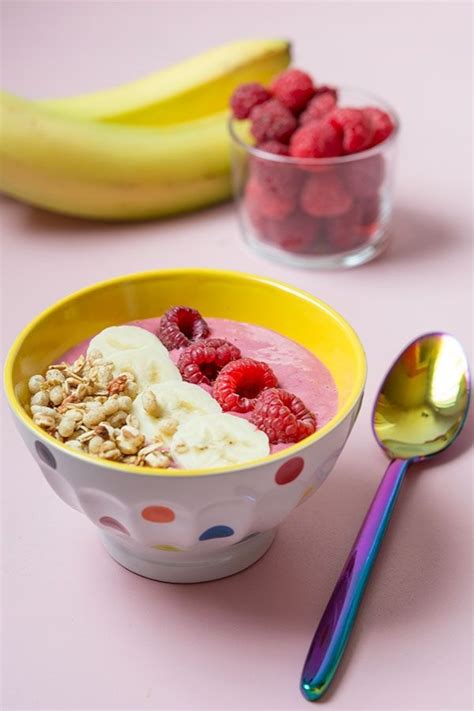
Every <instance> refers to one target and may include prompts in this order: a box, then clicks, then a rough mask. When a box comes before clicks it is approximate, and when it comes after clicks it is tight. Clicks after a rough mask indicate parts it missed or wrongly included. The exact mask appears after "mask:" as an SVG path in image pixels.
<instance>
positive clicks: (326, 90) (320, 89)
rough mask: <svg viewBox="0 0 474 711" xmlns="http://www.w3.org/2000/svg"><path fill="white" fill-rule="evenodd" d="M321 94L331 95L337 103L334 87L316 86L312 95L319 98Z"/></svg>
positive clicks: (336, 93)
mask: <svg viewBox="0 0 474 711" xmlns="http://www.w3.org/2000/svg"><path fill="white" fill-rule="evenodd" d="M321 94H331V95H332V96H333V97H334V101H336V102H337V99H338V91H337V89H336V88H335V87H334V86H326V85H325V84H323V85H322V86H317V87H316V91H315V92H314V95H315V96H320V95H321Z"/></svg>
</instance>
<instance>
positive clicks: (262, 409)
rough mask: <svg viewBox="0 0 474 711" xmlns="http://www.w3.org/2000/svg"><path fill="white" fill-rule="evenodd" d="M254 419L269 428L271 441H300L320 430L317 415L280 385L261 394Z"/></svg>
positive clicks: (261, 428) (256, 404)
mask: <svg viewBox="0 0 474 711" xmlns="http://www.w3.org/2000/svg"><path fill="white" fill-rule="evenodd" d="M250 421H251V422H253V424H254V425H256V426H257V427H258V428H259V429H260V430H263V432H265V434H266V435H267V436H268V439H269V440H270V442H271V444H278V442H285V443H289V442H299V441H300V440H302V439H304V438H305V437H309V435H312V434H313V432H316V417H315V416H314V415H313V413H312V412H310V411H309V410H308V408H307V407H306V405H305V404H304V402H303V401H302V400H300V398H299V397H297V396H296V395H293V393H289V392H288V391H287V390H280V389H279V388H270V389H268V390H264V391H263V393H262V394H261V395H259V397H258V399H257V402H256V403H255V407H254V410H253V412H252V414H251V416H250Z"/></svg>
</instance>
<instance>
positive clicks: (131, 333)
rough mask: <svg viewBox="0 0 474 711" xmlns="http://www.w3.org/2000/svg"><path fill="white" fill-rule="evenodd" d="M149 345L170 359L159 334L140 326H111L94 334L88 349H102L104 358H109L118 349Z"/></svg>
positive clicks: (131, 348)
mask: <svg viewBox="0 0 474 711" xmlns="http://www.w3.org/2000/svg"><path fill="white" fill-rule="evenodd" d="M147 346H152V347H155V348H156V349H157V350H158V351H161V353H162V354H163V356H166V358H168V359H169V353H168V350H167V349H166V348H165V346H164V345H163V344H162V342H161V341H160V339H159V338H158V336H155V335H154V334H153V333H151V331H148V330H147V329H146V328H141V327H140V326H109V327H108V328H104V329H103V330H102V331H100V333H98V334H97V335H96V336H94V337H93V338H92V339H91V341H90V343H89V347H88V351H89V352H90V351H92V350H94V349H96V350H98V351H100V352H101V353H102V355H103V356H104V358H108V356H109V355H112V354H113V353H115V352H116V351H129V350H139V349H141V348H146V347H147Z"/></svg>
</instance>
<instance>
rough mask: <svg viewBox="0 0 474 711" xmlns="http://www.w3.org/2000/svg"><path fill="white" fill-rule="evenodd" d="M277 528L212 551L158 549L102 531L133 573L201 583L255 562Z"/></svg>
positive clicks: (111, 551) (106, 542) (109, 549)
mask: <svg viewBox="0 0 474 711" xmlns="http://www.w3.org/2000/svg"><path fill="white" fill-rule="evenodd" d="M275 534H276V529H272V530H271V531H266V532H265V533H258V534H256V535H254V536H252V537H251V538H248V539H247V540H243V541H240V543H236V544H234V545H231V546H226V547H224V548H220V549H218V550H213V551H209V552H204V551H202V550H201V551H199V552H193V551H176V550H174V551H173V550H170V551H167V550H156V549H153V548H149V547H145V546H142V545H140V544H138V543H133V542H128V541H126V542H125V539H124V540H123V542H122V538H121V537H119V536H117V535H114V534H113V533H109V532H107V531H101V537H102V541H103V543H104V545H105V548H106V550H107V552H108V553H109V554H110V555H111V556H112V558H113V559H114V560H115V561H117V563H120V565H122V566H123V567H124V568H127V570H130V571H132V573H137V574H138V575H142V576H143V577H145V578H151V579H152V580H159V581H161V582H164V583H202V582H205V581H208V580H218V579H219V578H225V577H227V576H228V575H234V573H239V572H240V571H241V570H245V568H248V567H249V566H250V565H252V564H253V563H256V562H257V560H259V558H261V557H262V556H263V555H264V554H265V553H266V552H267V551H268V549H269V548H270V546H271V544H272V543H273V540H274V538H275Z"/></svg>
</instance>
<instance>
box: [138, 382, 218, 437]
mask: <svg viewBox="0 0 474 711" xmlns="http://www.w3.org/2000/svg"><path fill="white" fill-rule="evenodd" d="M219 412H221V408H220V405H219V404H218V402H217V401H216V400H214V399H213V398H212V397H211V396H210V395H209V394H208V393H207V392H206V391H205V390H203V389H202V388H200V387H199V385H193V384H192V383H185V382H180V383H177V382H172V383H160V384H159V385H151V386H150V387H149V388H147V389H146V390H144V391H143V392H141V393H139V394H138V396H137V397H136V398H135V400H134V402H133V408H132V414H133V415H135V417H136V418H137V420H138V423H139V429H140V432H142V434H144V435H145V437H147V438H148V439H150V440H153V439H154V438H155V437H157V438H159V439H161V440H163V441H164V442H166V443H168V442H169V441H170V440H171V437H172V436H173V434H174V433H175V432H176V430H177V428H178V427H179V426H180V425H182V424H184V423H185V422H188V421H189V420H194V419H199V418H200V417H201V416H203V415H207V414H210V413H219Z"/></svg>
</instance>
